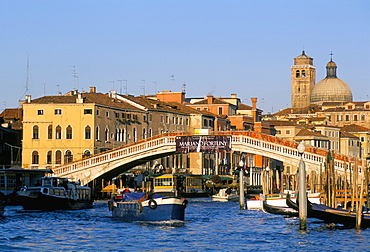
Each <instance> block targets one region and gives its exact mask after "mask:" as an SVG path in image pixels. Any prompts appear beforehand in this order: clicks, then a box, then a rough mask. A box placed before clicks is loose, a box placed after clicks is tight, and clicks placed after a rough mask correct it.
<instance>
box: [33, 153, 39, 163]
mask: <svg viewBox="0 0 370 252" xmlns="http://www.w3.org/2000/svg"><path fill="white" fill-rule="evenodd" d="M32 164H39V153H38V152H37V151H33V152H32Z"/></svg>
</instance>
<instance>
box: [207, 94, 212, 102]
mask: <svg viewBox="0 0 370 252" xmlns="http://www.w3.org/2000/svg"><path fill="white" fill-rule="evenodd" d="M212 100H213V95H207V103H208V104H212Z"/></svg>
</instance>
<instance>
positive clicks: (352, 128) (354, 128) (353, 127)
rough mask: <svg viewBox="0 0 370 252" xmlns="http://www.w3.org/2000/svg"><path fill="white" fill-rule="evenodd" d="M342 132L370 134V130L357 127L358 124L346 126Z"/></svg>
mask: <svg viewBox="0 0 370 252" xmlns="http://www.w3.org/2000/svg"><path fill="white" fill-rule="evenodd" d="M342 130H343V131H347V132H370V129H369V128H365V127H363V126H360V125H356V124H351V125H347V126H344V127H343V128H342Z"/></svg>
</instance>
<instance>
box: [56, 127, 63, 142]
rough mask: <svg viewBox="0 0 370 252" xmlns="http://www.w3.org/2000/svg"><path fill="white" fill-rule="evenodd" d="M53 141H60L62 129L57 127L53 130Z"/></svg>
mask: <svg viewBox="0 0 370 252" xmlns="http://www.w3.org/2000/svg"><path fill="white" fill-rule="evenodd" d="M55 139H62V127H60V126H59V125H58V126H57V127H56V128H55Z"/></svg>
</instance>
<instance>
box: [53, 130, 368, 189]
mask: <svg viewBox="0 0 370 252" xmlns="http://www.w3.org/2000/svg"><path fill="white" fill-rule="evenodd" d="M214 134H215V135H230V136H232V143H231V144H232V146H231V148H232V151H239V152H242V153H251V154H258V155H262V156H266V157H269V158H273V159H276V160H280V161H282V162H284V165H286V164H290V165H291V166H292V167H293V166H297V164H298V162H299V160H300V158H301V156H300V155H299V153H298V151H297V145H298V144H297V143H295V142H292V141H288V140H284V139H281V138H277V137H274V136H270V135H265V134H261V133H258V132H253V131H241V132H239V131H235V132H234V131H227V132H217V133H214ZM184 135H190V134H184V133H167V134H164V135H160V136H156V137H153V138H148V139H146V140H143V141H141V142H137V143H134V144H132V145H129V146H124V147H120V148H116V149H112V150H110V151H107V152H104V153H101V154H97V155H95V156H93V157H90V158H86V159H83V160H79V161H75V162H72V163H68V164H65V165H62V166H58V167H56V168H54V169H53V171H54V174H53V175H54V176H59V177H71V178H74V179H76V180H80V181H81V184H83V185H86V184H88V183H89V182H91V181H93V180H94V179H96V178H98V177H100V176H103V175H108V177H109V176H110V177H114V176H116V175H117V174H118V170H119V172H120V173H121V172H123V171H126V170H129V169H131V168H133V167H135V166H137V165H140V164H143V163H145V162H147V161H149V160H153V159H156V158H159V157H164V156H168V155H170V154H174V153H175V151H176V137H177V136H184ZM327 154H328V151H327V150H324V149H318V148H313V147H309V146H306V150H305V152H304V154H303V160H304V162H305V164H306V170H307V172H311V171H316V172H319V169H320V166H321V167H322V168H323V167H324V163H325V161H326V158H327ZM333 159H334V167H335V170H336V171H338V172H339V173H344V167H345V163H346V162H347V163H350V165H349V167H350V168H351V167H353V164H354V162H355V161H354V159H353V158H350V157H346V156H343V155H339V154H334V155H333ZM358 165H359V170H361V168H362V167H363V166H364V165H363V164H362V163H361V162H360V161H358Z"/></svg>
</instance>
